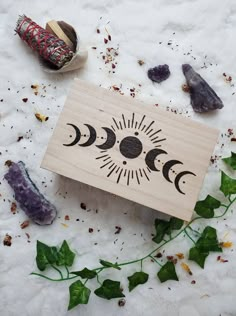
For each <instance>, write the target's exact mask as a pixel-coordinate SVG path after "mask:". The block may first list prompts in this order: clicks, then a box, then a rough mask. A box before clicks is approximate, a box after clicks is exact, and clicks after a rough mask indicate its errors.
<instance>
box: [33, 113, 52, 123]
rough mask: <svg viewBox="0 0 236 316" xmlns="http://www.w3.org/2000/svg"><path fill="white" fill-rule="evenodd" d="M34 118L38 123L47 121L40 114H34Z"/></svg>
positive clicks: (45, 117)
mask: <svg viewBox="0 0 236 316" xmlns="http://www.w3.org/2000/svg"><path fill="white" fill-rule="evenodd" d="M35 117H36V119H37V120H38V121H40V122H46V121H47V120H48V119H49V117H48V116H45V115H43V114H40V113H35Z"/></svg>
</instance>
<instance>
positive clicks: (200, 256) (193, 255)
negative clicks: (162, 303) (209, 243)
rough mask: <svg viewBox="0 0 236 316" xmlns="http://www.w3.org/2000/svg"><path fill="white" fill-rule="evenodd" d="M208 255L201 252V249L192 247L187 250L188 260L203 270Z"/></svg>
mask: <svg viewBox="0 0 236 316" xmlns="http://www.w3.org/2000/svg"><path fill="white" fill-rule="evenodd" d="M208 255H209V252H208V251H206V252H203V251H202V250H201V249H199V248H197V247H193V248H191V249H190V250H189V257H188V259H189V260H192V261H195V262H196V263H197V264H198V265H199V266H200V267H201V268H203V269H204V265H205V260H206V258H207V256H208Z"/></svg>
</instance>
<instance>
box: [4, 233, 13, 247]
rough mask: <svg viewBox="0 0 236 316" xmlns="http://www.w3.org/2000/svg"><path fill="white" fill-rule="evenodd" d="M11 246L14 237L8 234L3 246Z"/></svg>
mask: <svg viewBox="0 0 236 316" xmlns="http://www.w3.org/2000/svg"><path fill="white" fill-rule="evenodd" d="M11 244H12V237H11V236H10V235H8V234H6V235H5V237H4V239H3V245H4V246H8V247H10V246H11Z"/></svg>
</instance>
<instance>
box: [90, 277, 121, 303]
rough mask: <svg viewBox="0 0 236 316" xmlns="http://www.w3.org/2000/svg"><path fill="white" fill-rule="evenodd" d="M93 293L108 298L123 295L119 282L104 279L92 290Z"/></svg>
mask: <svg viewBox="0 0 236 316" xmlns="http://www.w3.org/2000/svg"><path fill="white" fill-rule="evenodd" d="M94 293H95V294H96V295H97V296H99V297H101V298H104V299H107V300H110V299H112V298H117V297H125V295H124V294H123V293H122V291H121V289H120V282H118V281H112V280H109V279H107V280H105V281H104V282H103V283H102V286H101V287H99V288H98V289H96V290H95V291H94Z"/></svg>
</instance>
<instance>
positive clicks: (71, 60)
mask: <svg viewBox="0 0 236 316" xmlns="http://www.w3.org/2000/svg"><path fill="white" fill-rule="evenodd" d="M61 23H62V24H63V27H65V28H66V29H67V31H68V30H69V31H70V34H73V39H74V42H73V43H72V46H70V45H68V44H66V43H65V41H64V40H63V39H61V38H59V37H58V36H56V35H55V33H53V32H50V31H49V30H45V29H44V28H42V27H41V26H39V25H38V24H36V23H35V22H33V21H32V20H31V19H30V18H28V17H26V16H25V15H22V16H20V17H19V19H18V21H17V25H16V29H15V31H16V33H18V35H19V36H20V38H21V39H22V40H23V41H25V42H26V43H27V44H28V45H29V46H30V47H31V48H32V49H33V50H34V51H36V52H37V53H38V54H39V56H40V57H41V63H42V65H43V67H44V70H46V71H47V70H48V69H49V70H50V71H51V72H55V71H60V72H64V71H68V70H73V69H76V68H80V67H81V66H82V65H83V64H84V62H85V61H86V59H87V51H82V52H79V53H78V38H77V34H76V32H75V31H74V29H73V28H72V27H70V26H69V24H66V23H65V22H61ZM58 27H59V26H58ZM71 29H72V30H71Z"/></svg>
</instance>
